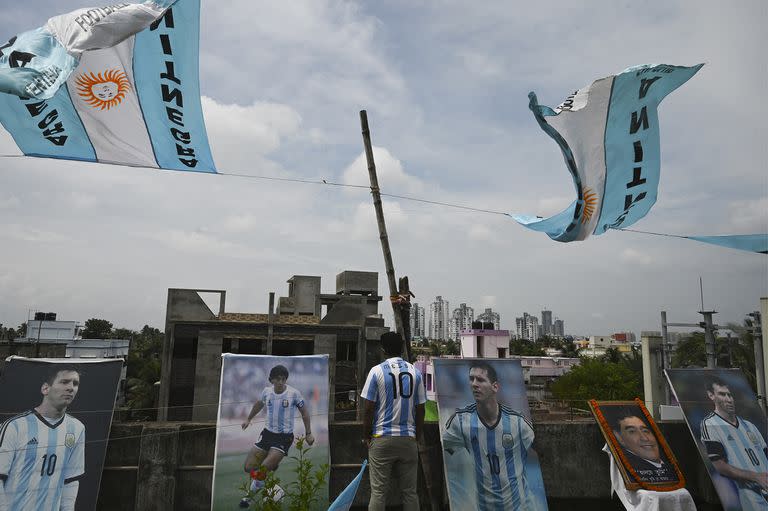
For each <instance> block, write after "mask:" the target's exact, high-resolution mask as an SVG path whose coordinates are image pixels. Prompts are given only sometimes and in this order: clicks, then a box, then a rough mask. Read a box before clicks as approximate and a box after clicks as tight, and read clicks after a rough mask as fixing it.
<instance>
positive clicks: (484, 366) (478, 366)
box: [469, 361, 499, 383]
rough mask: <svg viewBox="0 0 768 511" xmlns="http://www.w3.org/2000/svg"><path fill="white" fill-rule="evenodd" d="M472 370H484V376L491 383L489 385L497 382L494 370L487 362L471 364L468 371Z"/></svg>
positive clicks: (497, 378)
mask: <svg viewBox="0 0 768 511" xmlns="http://www.w3.org/2000/svg"><path fill="white" fill-rule="evenodd" d="M472 369H483V370H485V374H487V375H488V379H489V380H490V381H491V383H495V382H497V381H499V377H498V376H497V375H496V369H494V368H493V366H492V365H491V364H489V363H488V362H479V361H477V362H472V363H470V364H469V370H470V371H471V370H472Z"/></svg>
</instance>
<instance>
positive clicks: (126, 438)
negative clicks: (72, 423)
mask: <svg viewBox="0 0 768 511" xmlns="http://www.w3.org/2000/svg"><path fill="white" fill-rule="evenodd" d="M534 427H535V431H536V441H535V443H534V448H535V449H536V452H537V453H538V456H539V461H540V463H541V469H542V475H543V477H544V485H545V487H546V490H547V499H548V501H549V504H550V509H620V504H616V503H617V500H616V498H615V497H614V498H613V500H612V499H611V496H610V494H609V492H610V479H609V476H608V457H607V455H606V454H605V453H603V452H602V451H601V449H602V447H603V444H604V443H605V441H604V440H603V437H602V435H601V434H600V431H599V429H598V427H597V424H595V423H594V422H592V421H588V422H557V423H554V422H537V423H535V424H534ZM660 428H661V430H662V431H663V432H664V435H665V436H666V438H667V440H668V441H669V444H670V446H671V447H672V449H673V451H674V453H675V455H676V456H677V458H678V461H679V463H680V468H681V469H682V471H683V473H684V475H685V477H686V480H687V481H688V485H687V488H688V490H689V491H690V492H691V494H692V495H693V497H694V500H695V501H696V505H697V507H698V509H699V510H701V511H709V510H716V509H720V507H719V504H718V501H717V496H716V494H715V491H714V488H713V487H712V483H711V482H710V480H709V476H708V475H707V472H706V469H705V468H704V465H703V463H702V462H701V460H700V458H699V454H698V451H697V450H696V446H695V444H694V442H693V440H692V439H691V436H690V433H689V430H688V428H687V426H686V425H685V424H684V423H682V422H677V423H664V424H660ZM361 430H362V427H361V424H360V423H356V422H349V423H336V424H331V431H330V435H331V437H330V440H331V453H332V454H331V456H332V459H331V480H330V492H331V498H334V497H335V496H336V495H337V494H338V493H339V492H340V491H341V490H342V489H343V488H344V487H345V486H346V485H347V484H348V483H349V481H350V480H351V479H352V478H353V477H354V476H355V475H356V474H357V472H358V471H359V469H360V463H361V461H362V459H363V458H365V457H366V455H367V453H366V452H365V449H364V448H363V446H362V444H361V442H360V441H359V439H360V438H361V435H360V433H361ZM438 434H439V433H438V425H437V423H428V424H427V428H426V446H425V447H426V448H425V449H424V451H423V452H422V456H424V457H426V458H427V459H428V460H429V462H430V464H431V466H432V467H433V471H432V478H431V481H432V488H433V490H434V491H435V492H436V495H441V496H442V495H443V493H444V492H443V490H444V488H443V485H444V479H443V475H442V474H443V469H442V450H441V449H440V447H439V439H438ZM215 437H216V427H215V424H213V423H210V422H208V423H188V422H185V423H168V422H166V423H115V424H113V425H112V431H111V434H110V440H109V445H108V448H107V458H106V463H105V468H104V473H103V476H102V483H101V489H100V494H99V501H98V506H97V509H98V510H99V511H107V510H109V511H145V510H155V509H157V510H160V509H162V510H164V511H168V510H179V511H180V510H184V511H203V510H208V509H209V508H210V501H211V480H212V475H213V466H212V465H213V457H214V444H215ZM390 490H391V491H390V499H389V502H390V503H391V504H393V505H394V504H397V503H398V495H399V494H400V492H399V489H398V488H396V487H393V488H391V489H390ZM369 495H370V487H369V482H368V476H367V473H366V476H365V477H364V479H363V483H362V484H361V486H360V490H359V491H358V495H357V498H356V500H355V507H354V508H353V509H363V507H362V506H364V505H366V504H367V502H368V497H369ZM441 498H442V497H441ZM444 509H447V505H446V504H445V503H444Z"/></svg>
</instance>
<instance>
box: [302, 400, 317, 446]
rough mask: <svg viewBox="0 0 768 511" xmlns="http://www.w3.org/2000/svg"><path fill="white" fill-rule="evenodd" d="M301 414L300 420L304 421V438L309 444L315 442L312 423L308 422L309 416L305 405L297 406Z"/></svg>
mask: <svg viewBox="0 0 768 511" xmlns="http://www.w3.org/2000/svg"><path fill="white" fill-rule="evenodd" d="M299 413H300V414H301V422H303V423H304V438H305V439H306V441H307V443H308V444H309V445H312V444H314V443H315V437H314V436H313V435H312V424H310V416H309V412H308V411H307V407H306V406H302V407H301V408H299Z"/></svg>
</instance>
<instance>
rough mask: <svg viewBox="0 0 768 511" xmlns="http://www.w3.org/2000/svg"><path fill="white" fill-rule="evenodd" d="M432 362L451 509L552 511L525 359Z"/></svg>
mask: <svg viewBox="0 0 768 511" xmlns="http://www.w3.org/2000/svg"><path fill="white" fill-rule="evenodd" d="M433 360H434V364H435V389H436V394H437V405H438V408H439V412H440V438H441V441H442V444H443V462H444V465H445V474H446V480H447V481H448V498H449V501H450V504H451V509H453V510H464V509H477V510H480V511H485V510H496V509H516V510H525V511H541V510H546V509H547V499H546V495H545V492H544V481H543V480H542V477H541V468H540V467H539V460H538V457H537V456H536V452H535V451H534V450H533V448H532V444H533V440H534V437H535V433H534V429H533V425H532V423H531V415H530V410H529V408H528V398H527V396H526V392H525V384H524V382H523V371H522V367H521V365H520V361H519V360H509V359H506V360H505V359H466V358H465V359H440V358H438V359H433Z"/></svg>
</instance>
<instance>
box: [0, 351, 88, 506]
mask: <svg viewBox="0 0 768 511" xmlns="http://www.w3.org/2000/svg"><path fill="white" fill-rule="evenodd" d="M79 388H80V371H79V370H78V369H77V368H76V367H74V366H63V365H60V364H53V365H51V367H50V369H49V371H48V374H47V377H46V378H45V380H44V381H43V382H42V384H41V386H40V393H41V394H42V396H43V397H42V401H41V402H40V404H39V405H38V406H37V407H35V408H33V409H32V410H28V411H26V412H24V413H21V414H19V415H16V416H15V417H11V418H10V419H8V420H7V421H5V422H4V423H3V425H2V427H0V511H74V509H75V501H76V500H77V492H78V488H79V482H78V481H79V480H80V479H81V478H82V477H83V475H84V474H85V426H83V424H82V423H81V422H80V421H79V420H78V419H76V418H75V417H73V416H71V415H69V414H67V413H66V411H67V407H68V406H69V405H70V404H72V401H73V400H74V399H75V397H76V396H77V392H78V389H79Z"/></svg>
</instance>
